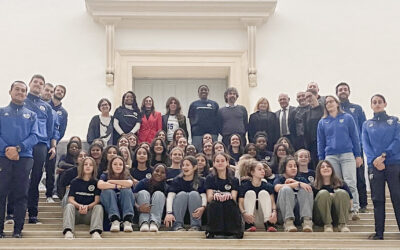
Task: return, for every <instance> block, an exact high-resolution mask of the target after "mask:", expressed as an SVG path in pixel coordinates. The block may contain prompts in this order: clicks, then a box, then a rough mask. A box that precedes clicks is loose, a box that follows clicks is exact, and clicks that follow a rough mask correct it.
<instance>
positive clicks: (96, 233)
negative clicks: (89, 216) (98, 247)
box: [92, 232, 101, 240]
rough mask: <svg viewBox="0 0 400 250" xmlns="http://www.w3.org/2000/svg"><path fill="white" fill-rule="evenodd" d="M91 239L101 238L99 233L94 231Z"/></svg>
mask: <svg viewBox="0 0 400 250" xmlns="http://www.w3.org/2000/svg"><path fill="white" fill-rule="evenodd" d="M92 239H96V240H97V239H101V235H100V234H99V232H94V233H92Z"/></svg>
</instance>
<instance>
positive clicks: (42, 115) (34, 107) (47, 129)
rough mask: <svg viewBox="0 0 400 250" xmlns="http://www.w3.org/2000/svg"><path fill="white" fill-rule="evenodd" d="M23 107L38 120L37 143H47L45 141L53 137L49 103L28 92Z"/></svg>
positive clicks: (52, 122)
mask: <svg viewBox="0 0 400 250" xmlns="http://www.w3.org/2000/svg"><path fill="white" fill-rule="evenodd" d="M25 107H26V108H27V109H29V110H31V111H33V112H35V113H36V115H37V120H38V130H39V134H38V140H39V142H38V143H44V144H46V145H47V141H49V140H51V138H52V137H53V129H54V120H53V109H52V108H51V106H50V104H48V103H47V102H45V101H43V100H42V99H40V98H39V97H38V96H35V95H32V94H30V93H29V94H28V97H27V98H26V99H25Z"/></svg>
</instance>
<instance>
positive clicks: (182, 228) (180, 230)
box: [174, 227, 186, 232]
mask: <svg viewBox="0 0 400 250" xmlns="http://www.w3.org/2000/svg"><path fill="white" fill-rule="evenodd" d="M174 231H178V232H185V231H186V229H185V228H184V227H177V228H175V230H174Z"/></svg>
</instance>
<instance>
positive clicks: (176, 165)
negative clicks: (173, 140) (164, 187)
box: [167, 147, 185, 183]
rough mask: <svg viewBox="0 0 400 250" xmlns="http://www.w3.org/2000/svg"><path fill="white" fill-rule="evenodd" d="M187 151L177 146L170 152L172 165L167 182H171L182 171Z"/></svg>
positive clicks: (168, 171)
mask: <svg viewBox="0 0 400 250" xmlns="http://www.w3.org/2000/svg"><path fill="white" fill-rule="evenodd" d="M184 155H185V153H184V152H183V150H182V149H181V148H178V147H175V148H173V149H172V150H171V152H170V153H169V157H170V159H171V165H170V166H169V167H168V170H167V183H170V182H171V181H172V180H173V179H174V178H175V177H176V176H178V175H179V174H180V173H181V165H182V160H183V157H184Z"/></svg>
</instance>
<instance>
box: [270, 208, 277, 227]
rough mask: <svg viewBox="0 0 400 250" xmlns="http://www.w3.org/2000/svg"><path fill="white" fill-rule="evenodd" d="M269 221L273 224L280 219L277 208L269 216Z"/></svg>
mask: <svg viewBox="0 0 400 250" xmlns="http://www.w3.org/2000/svg"><path fill="white" fill-rule="evenodd" d="M268 221H269V222H271V223H272V224H276V222H277V221H278V216H277V214H276V210H274V211H272V214H271V216H270V217H269V219H268Z"/></svg>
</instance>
